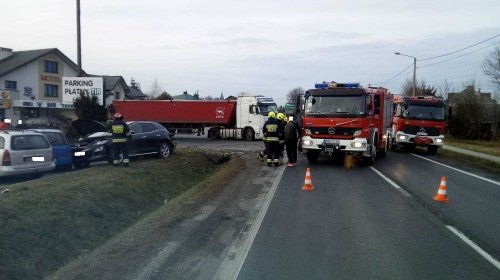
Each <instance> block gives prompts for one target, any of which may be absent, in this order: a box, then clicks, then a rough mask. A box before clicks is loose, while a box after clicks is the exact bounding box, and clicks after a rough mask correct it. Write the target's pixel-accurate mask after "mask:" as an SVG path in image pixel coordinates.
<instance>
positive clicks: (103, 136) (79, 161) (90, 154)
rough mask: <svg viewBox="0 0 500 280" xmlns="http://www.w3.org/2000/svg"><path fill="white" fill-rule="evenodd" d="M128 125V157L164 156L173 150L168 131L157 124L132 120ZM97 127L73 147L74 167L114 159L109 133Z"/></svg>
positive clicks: (103, 127)
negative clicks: (98, 129)
mask: <svg viewBox="0 0 500 280" xmlns="http://www.w3.org/2000/svg"><path fill="white" fill-rule="evenodd" d="M127 124H128V126H129V127H130V132H131V134H132V135H131V136H130V138H129V141H128V148H129V155H130V157H137V156H143V155H150V154H156V155H158V156H159V157H162V158H167V157H169V156H170V154H172V153H173V151H174V149H175V143H174V142H173V141H172V139H171V138H170V133H169V132H168V130H167V129H165V128H164V127H163V126H162V125H160V124H159V123H155V122H149V121H134V122H127ZM96 127H99V126H96ZM94 130H96V129H94ZM100 130H102V131H96V132H93V133H90V134H88V135H87V136H85V137H84V138H81V139H79V140H78V143H76V144H75V145H73V146H72V154H73V164H74V166H75V167H77V168H79V167H87V166H89V165H90V163H91V162H95V161H104V160H106V161H108V162H109V163H112V162H113V153H112V150H111V145H112V139H111V132H110V131H108V130H106V127H105V126H104V125H103V126H102V128H100Z"/></svg>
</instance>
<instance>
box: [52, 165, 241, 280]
mask: <svg viewBox="0 0 500 280" xmlns="http://www.w3.org/2000/svg"><path fill="white" fill-rule="evenodd" d="M243 165H244V164H243V163H242V159H241V158H233V159H232V160H231V161H230V162H228V163H225V164H223V165H221V168H220V169H219V170H218V171H217V173H216V174H214V176H211V177H208V178H207V179H206V180H203V181H202V182H200V183H199V184H197V185H196V186H194V187H193V188H191V189H190V190H188V191H186V192H184V193H183V194H181V195H179V196H178V197H176V198H174V199H173V200H172V201H169V202H168V203H167V204H165V205H163V206H162V207H160V208H158V209H157V210H156V211H154V212H151V213H150V214H149V215H147V216H146V217H144V218H143V219H141V220H140V221H138V222H137V223H136V224H134V225H133V226H131V227H129V228H128V229H127V230H126V231H124V232H123V233H121V234H119V235H117V236H115V237H114V238H112V239H110V240H109V241H108V242H106V243H105V244H104V245H103V246H101V247H99V248H98V249H97V250H95V251H93V252H91V253H88V254H85V255H82V256H80V257H79V258H78V259H75V260H74V261H72V262H71V263H69V264H67V265H66V266H64V267H62V268H61V269H60V270H59V271H57V272H56V273H55V274H54V275H52V276H51V277H50V278H49V279H67V280H71V279H78V280H81V279H136V278H135V277H136V275H135V273H136V272H137V270H139V269H141V268H144V267H145V266H146V265H147V262H148V261H149V260H150V259H151V257H155V256H156V255H157V254H158V252H159V249H162V248H161V246H164V244H165V243H166V242H167V240H168V238H169V227H170V226H171V225H172V224H173V223H175V222H176V221H180V220H183V219H186V218H189V217H193V216H195V215H197V214H199V213H197V212H196V210H197V209H198V208H199V206H200V204H203V203H205V202H206V201H207V200H209V199H210V197H211V196H212V195H213V194H214V193H217V192H218V191H219V190H221V189H222V188H223V187H224V186H225V185H227V184H228V183H229V182H230V181H231V180H232V178H233V177H234V174H236V173H238V172H240V171H241V169H242V166H243ZM117 271H119V272H120V273H119V275H117Z"/></svg>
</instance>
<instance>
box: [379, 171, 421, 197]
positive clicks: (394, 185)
mask: <svg viewBox="0 0 500 280" xmlns="http://www.w3.org/2000/svg"><path fill="white" fill-rule="evenodd" d="M370 168H371V170H373V172H375V173H376V174H377V175H378V176H380V177H382V179H384V180H386V181H387V183H389V184H391V186H393V187H394V188H396V190H398V191H399V192H401V193H402V194H403V195H404V196H406V197H411V194H409V193H408V192H407V191H405V190H404V189H403V188H401V187H400V186H399V185H398V184H396V183H394V181H392V180H391V179H389V178H387V177H386V176H385V175H384V174H382V173H381V172H380V171H378V170H377V169H375V168H374V167H373V166H370Z"/></svg>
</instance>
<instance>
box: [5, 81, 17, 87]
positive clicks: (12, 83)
mask: <svg viewBox="0 0 500 280" xmlns="http://www.w3.org/2000/svg"><path fill="white" fill-rule="evenodd" d="M5 88H6V89H17V81H5Z"/></svg>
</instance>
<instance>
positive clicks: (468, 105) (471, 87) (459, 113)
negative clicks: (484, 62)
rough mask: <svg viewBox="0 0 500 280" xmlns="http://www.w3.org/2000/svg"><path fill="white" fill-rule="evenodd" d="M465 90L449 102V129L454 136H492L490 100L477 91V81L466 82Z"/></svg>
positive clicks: (486, 137)
mask: <svg viewBox="0 0 500 280" xmlns="http://www.w3.org/2000/svg"><path fill="white" fill-rule="evenodd" d="M464 88H465V89H464V90H463V91H461V92H460V93H458V94H456V96H454V98H453V100H452V102H449V104H448V106H449V107H450V112H451V114H450V116H449V121H448V123H449V131H450V133H451V134H452V135H453V136H456V137H460V138H469V139H480V138H482V139H488V138H491V134H490V131H491V122H492V121H493V119H492V117H491V116H490V111H491V110H490V109H489V105H488V100H486V99H485V98H484V97H483V96H482V95H481V94H480V93H478V92H476V89H475V81H473V80H472V81H470V82H468V83H464Z"/></svg>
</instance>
